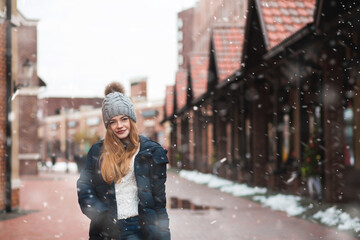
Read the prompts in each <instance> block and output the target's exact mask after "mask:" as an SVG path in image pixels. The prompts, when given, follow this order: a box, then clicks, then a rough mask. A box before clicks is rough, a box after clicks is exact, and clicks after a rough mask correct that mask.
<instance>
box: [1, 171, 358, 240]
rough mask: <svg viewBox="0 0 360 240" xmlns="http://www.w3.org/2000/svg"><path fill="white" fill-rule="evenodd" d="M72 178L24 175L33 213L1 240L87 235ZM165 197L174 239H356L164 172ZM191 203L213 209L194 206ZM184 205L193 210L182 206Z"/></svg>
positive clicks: (25, 199) (10, 225) (27, 205)
mask: <svg viewBox="0 0 360 240" xmlns="http://www.w3.org/2000/svg"><path fill="white" fill-rule="evenodd" d="M77 178H78V175H77V174H64V173H44V172H41V173H40V175H39V176H38V177H31V176H28V177H23V178H22V187H21V192H20V194H21V202H20V207H21V209H22V210H26V211H33V210H36V211H35V212H31V213H29V214H26V215H19V216H18V217H16V218H12V219H8V220H2V221H0V240H3V239H6V240H45V239H67V240H69V239H70V240H71V239H76V240H78V239H79V240H81V239H88V237H87V236H88V226H89V220H88V219H87V218H86V217H85V216H84V215H83V214H82V213H81V211H80V208H79V206H78V204H77V195H76V186H75V182H76V180H77ZM167 196H168V199H169V200H168V205H169V206H168V208H169V209H168V211H169V216H170V228H171V233H172V239H173V240H185V239H186V240H188V239H196V240H202V239H206V240H211V239H217V240H219V239H230V240H232V239H236V240H237V239H239V240H247V239H249V240H250V239H251V240H255V239H256V240H263V239H264V240H285V239H286V240H300V239H301V240H313V239H314V240H315V239H326V240H335V239H336V240H352V239H357V238H354V237H351V236H350V235H347V234H345V233H342V232H339V231H337V230H335V229H331V228H327V227H324V226H321V225H318V224H314V223H311V222H309V221H306V220H303V219H298V218H295V217H287V216H286V214H285V213H283V212H277V211H272V210H270V209H268V208H263V207H262V206H261V205H259V204H257V203H254V202H251V201H249V200H246V199H242V198H237V197H233V196H232V195H230V194H226V193H222V192H220V191H218V190H216V189H210V188H208V187H206V186H203V185H198V184H195V183H192V182H189V181H187V180H185V179H182V178H180V177H179V176H178V175H177V174H175V173H173V172H169V174H168V181H167ZM175 198H177V199H179V200H178V201H176V200H175ZM170 199H172V200H170ZM181 200H189V201H181ZM171 202H172V203H173V204H171ZM175 203H176V204H177V205H179V203H182V206H183V207H184V209H176V208H171V205H175ZM196 205H197V206H198V207H199V206H201V205H205V206H208V207H213V208H214V209H208V210H195V208H196ZM177 207H179V206H177ZM189 207H190V208H193V209H192V210H190V209H185V208H189ZM0 219H1V216H0ZM3 219H4V218H3Z"/></svg>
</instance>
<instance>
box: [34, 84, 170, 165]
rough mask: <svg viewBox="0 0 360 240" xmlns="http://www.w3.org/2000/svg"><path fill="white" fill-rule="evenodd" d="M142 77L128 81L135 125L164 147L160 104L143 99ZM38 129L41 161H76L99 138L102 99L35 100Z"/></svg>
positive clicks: (101, 127) (101, 137) (143, 86)
mask: <svg viewBox="0 0 360 240" xmlns="http://www.w3.org/2000/svg"><path fill="white" fill-rule="evenodd" d="M146 83H147V82H146V78H137V79H132V80H131V81H130V85H131V94H130V96H131V98H132V100H133V103H134V107H135V111H136V115H137V126H138V128H139V132H140V134H143V135H145V136H147V137H149V138H151V139H153V140H155V141H158V142H159V143H160V144H163V145H164V146H165V140H164V128H163V126H162V125H160V120H159V119H160V118H161V117H162V116H163V101H149V100H148V99H147V87H146ZM39 101H40V103H39V105H40V106H41V107H40V112H41V113H40V114H39V115H41V116H42V117H41V119H42V120H41V126H40V127H39V136H40V139H41V144H40V149H41V159H42V160H43V161H50V160H51V157H52V155H53V154H54V155H55V157H56V159H57V161H77V160H78V157H81V156H84V155H86V153H87V151H88V150H89V148H90V147H91V145H92V144H93V143H95V142H96V141H98V140H100V139H103V138H104V136H105V127H104V124H103V120H102V111H101V105H102V101H103V99H102V98H44V99H40V100H39Z"/></svg>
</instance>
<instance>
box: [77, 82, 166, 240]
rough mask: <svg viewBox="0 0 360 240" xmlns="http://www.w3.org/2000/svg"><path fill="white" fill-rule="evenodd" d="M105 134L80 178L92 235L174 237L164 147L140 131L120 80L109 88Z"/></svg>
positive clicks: (93, 239)
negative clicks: (171, 233)
mask: <svg viewBox="0 0 360 240" xmlns="http://www.w3.org/2000/svg"><path fill="white" fill-rule="evenodd" d="M102 114H103V120H104V124H105V127H106V135H105V139H104V140H101V141H100V142H98V143H95V144H94V145H93V146H92V147H91V149H90V151H89V152H88V155H87V158H86V165H85V168H84V169H83V170H82V171H81V174H80V178H79V179H78V181H77V188H78V201H79V204H80V207H81V210H82V212H83V213H84V214H85V215H86V216H88V217H89V218H90V219H91V224H90V232H89V236H90V240H97V239H121V240H124V239H131V240H137V239H139V240H140V239H160V240H168V239H170V230H169V218H168V214H167V211H166V196H165V181H166V164H167V163H168V159H167V156H166V151H165V149H164V148H163V147H161V145H160V144H158V143H156V142H153V141H151V140H150V139H148V138H146V137H144V136H140V135H139V134H138V129H137V126H136V115H135V111H134V107H133V104H132V102H131V100H130V98H128V97H127V96H126V95H125V94H124V87H123V86H122V85H121V84H119V83H111V84H109V85H108V86H107V87H106V89H105V99H104V101H103V104H102Z"/></svg>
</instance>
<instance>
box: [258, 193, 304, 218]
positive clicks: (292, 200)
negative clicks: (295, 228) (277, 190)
mask: <svg viewBox="0 0 360 240" xmlns="http://www.w3.org/2000/svg"><path fill="white" fill-rule="evenodd" d="M253 199H254V200H255V201H259V202H261V204H262V205H263V206H266V207H270V208H271V209H273V210H278V211H283V212H286V213H287V214H288V216H296V215H299V214H302V213H304V212H305V211H306V208H304V207H302V206H300V204H299V201H300V200H301V197H299V196H292V195H284V194H277V195H274V196H269V197H265V196H255V197H253Z"/></svg>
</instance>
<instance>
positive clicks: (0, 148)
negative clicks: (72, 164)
mask: <svg viewBox="0 0 360 240" xmlns="http://www.w3.org/2000/svg"><path fill="white" fill-rule="evenodd" d="M5 3H6V1H5V0H1V1H0V9H2V12H1V16H2V17H0V20H1V23H0V86H2V87H1V88H0V210H2V211H3V210H4V209H5V208H6V207H7V204H8V203H7V202H6V201H7V195H6V189H7V188H8V186H7V184H8V179H7V177H8V174H7V159H6V154H7V144H6V138H7V129H6V127H7V117H8V115H7V114H8V113H7V108H8V106H7V100H8V97H9V93H8V92H7V89H8V85H7V84H8V82H7V66H6V60H7V58H6V43H7V31H6V30H7V24H8V22H7V21H6V12H5V11H4V10H3V9H4V8H5Z"/></svg>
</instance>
